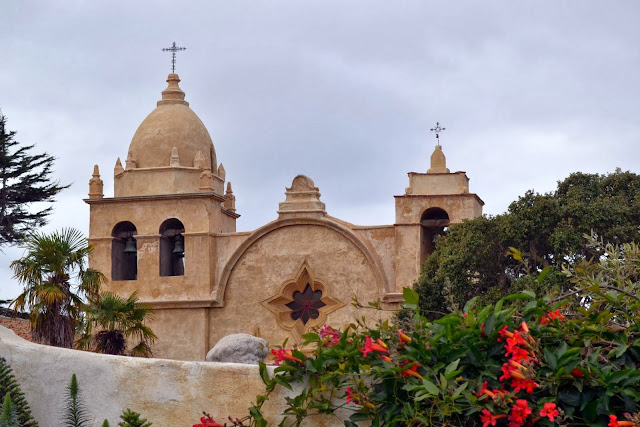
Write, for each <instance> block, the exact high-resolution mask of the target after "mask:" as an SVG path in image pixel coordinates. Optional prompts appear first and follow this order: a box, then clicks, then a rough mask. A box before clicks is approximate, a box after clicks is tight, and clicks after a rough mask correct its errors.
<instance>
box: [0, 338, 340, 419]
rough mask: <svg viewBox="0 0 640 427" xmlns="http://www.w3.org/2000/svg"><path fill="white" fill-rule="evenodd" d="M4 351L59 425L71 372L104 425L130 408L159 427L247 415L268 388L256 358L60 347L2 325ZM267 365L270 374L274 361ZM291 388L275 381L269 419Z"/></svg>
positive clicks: (26, 388)
mask: <svg viewBox="0 0 640 427" xmlns="http://www.w3.org/2000/svg"><path fill="white" fill-rule="evenodd" d="M0 356H1V357H4V358H5V359H7V362H8V363H9V365H11V368H12V369H13V372H14V375H15V377H16V379H17V380H18V382H19V384H20V387H21V389H22V391H23V392H24V393H25V395H26V399H27V401H28V403H29V406H30V407H31V410H32V413H33V415H34V417H35V418H36V420H37V421H38V423H39V424H40V426H41V427H59V426H60V425H61V419H62V414H63V413H64V410H63V409H64V399H65V396H66V388H67V387H68V385H69V382H70V381H71V375H72V374H74V373H75V374H76V376H77V378H78V383H79V387H80V393H81V396H82V400H83V402H84V403H85V405H86V408H87V410H88V413H89V414H90V415H91V418H92V421H91V425H92V426H100V425H102V421H103V420H104V419H107V420H108V421H109V424H110V425H112V426H116V425H117V424H118V422H119V421H120V420H119V417H120V414H121V413H122V411H123V410H125V409H126V408H131V409H132V410H134V411H137V412H139V413H141V414H142V415H143V416H144V417H145V418H147V419H148V420H149V421H151V422H153V425H154V426H159V427H160V426H162V427H185V426H192V425H193V424H194V423H196V422H197V421H198V420H199V419H200V416H201V415H202V411H207V412H209V413H210V414H211V415H212V416H213V417H214V419H215V420H216V421H219V422H224V421H225V420H226V418H227V416H229V415H232V416H233V417H242V416H245V415H247V414H248V411H247V410H248V408H249V407H250V406H251V405H252V403H253V401H254V399H255V397H256V396H257V395H258V394H263V393H264V390H265V388H264V383H263V382H262V380H261V379H260V375H259V373H258V367H257V366H256V365H244V364H234V363H216V362H181V361H175V360H164V359H141V358H131V357H124V356H108V355H102V354H95V353H89V352H82V351H79V350H69V349H62V348H57V347H50V346H44V345H39V344H34V343H31V342H28V341H26V340H23V339H22V338H20V337H18V336H17V335H15V334H14V333H13V331H11V330H9V329H6V328H4V327H1V326H0ZM269 370H270V372H271V375H273V372H272V368H269ZM285 392H286V393H285ZM290 395H293V394H292V393H291V392H289V391H287V390H285V389H282V388H277V389H276V391H275V392H274V394H272V395H271V398H270V399H269V400H268V401H267V402H266V403H265V405H264V407H263V414H264V415H265V417H266V418H267V420H268V421H269V422H270V425H277V423H278V422H279V421H280V414H281V413H282V412H283V411H284V405H283V402H285V399H284V398H285V396H290ZM307 425H309V426H319V427H323V426H341V425H344V424H343V422H342V421H341V420H340V419H339V418H338V417H336V416H333V417H316V416H314V417H313V421H312V422H310V423H308V424H307Z"/></svg>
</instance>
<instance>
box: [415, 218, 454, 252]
mask: <svg viewBox="0 0 640 427" xmlns="http://www.w3.org/2000/svg"><path fill="white" fill-rule="evenodd" d="M449 224H450V219H449V214H448V213H447V211H445V210H444V209H442V208H429V209H427V210H426V211H424V212H423V213H422V216H421V217H420V225H421V226H420V265H422V264H424V262H425V261H426V259H427V257H428V256H429V255H431V254H432V253H433V250H434V248H435V244H436V241H437V240H438V238H439V237H440V236H441V235H443V234H444V233H445V231H446V229H447V227H448V226H449Z"/></svg>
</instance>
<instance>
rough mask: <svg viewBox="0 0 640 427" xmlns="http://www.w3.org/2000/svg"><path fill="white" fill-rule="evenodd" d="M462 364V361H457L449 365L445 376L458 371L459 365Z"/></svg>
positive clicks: (445, 370)
mask: <svg viewBox="0 0 640 427" xmlns="http://www.w3.org/2000/svg"><path fill="white" fill-rule="evenodd" d="M459 363H460V359H456V360H454V361H453V362H451V363H449V364H448V365H447V367H446V368H445V369H444V374H445V376H446V375H448V374H450V373H451V372H452V371H455V370H456V369H458V364H459Z"/></svg>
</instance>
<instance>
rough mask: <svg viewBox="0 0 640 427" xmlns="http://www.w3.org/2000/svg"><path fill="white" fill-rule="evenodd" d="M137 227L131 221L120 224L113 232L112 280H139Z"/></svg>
mask: <svg viewBox="0 0 640 427" xmlns="http://www.w3.org/2000/svg"><path fill="white" fill-rule="evenodd" d="M137 234H138V231H137V230H136V226H135V225H133V223H131V222H129V221H122V222H119V223H117V224H116V225H115V227H113V230H112V232H111V280H136V279H137V278H138V246H137V241H136V238H135V237H134V236H136V235H137Z"/></svg>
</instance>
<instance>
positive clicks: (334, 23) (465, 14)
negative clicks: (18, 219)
mask: <svg viewBox="0 0 640 427" xmlns="http://www.w3.org/2000/svg"><path fill="white" fill-rule="evenodd" d="M639 12H640V6H639V5H638V3H637V2H634V1H631V0H628V1H618V2H609V3H603V2H596V1H578V0H573V1H564V2H552V1H541V2H527V3H525V2H508V1H490V2H475V1H456V2H440V1H432V2H424V1H417V0H416V1H400V2H393V3H390V2H383V1H349V2H344V1H323V2H299V1H290V0H289V1H284V0H283V1H268V2H267V1H248V0H246V1H244V0H240V1H238V0H236V1H234V2H222V1H216V2H205V1H200V2H183V3H182V4H180V5H179V6H177V5H176V4H175V2H168V1H163V2H154V3H153V4H149V3H144V4H138V3H132V2H125V1H111V2H38V1H21V2H10V3H9V4H8V5H3V9H2V13H0V39H1V40H2V42H3V53H2V64H3V65H2V67H0V94H1V95H2V97H1V98H0V108H2V109H3V112H4V113H5V114H6V115H7V116H8V117H9V127H10V129H15V130H17V131H18V139H19V140H20V141H21V142H23V143H25V144H32V143H36V144H37V147H38V149H41V150H46V151H48V152H49V153H51V154H53V155H55V156H56V157H57V158H58V160H57V163H56V174H57V178H58V179H60V181H61V182H63V183H73V185H72V187H71V188H70V189H69V190H66V191H65V192H64V193H63V194H62V195H61V196H60V198H59V201H58V202H57V203H56V204H55V205H54V207H55V213H54V215H53V216H52V217H51V224H50V225H49V226H48V227H47V228H46V230H52V229H56V228H60V227H65V226H74V227H79V228H80V229H82V230H83V231H84V232H85V233H86V232H87V231H88V215H89V214H88V212H89V210H88V206H87V205H85V204H84V203H83V202H82V198H84V197H86V194H87V191H88V184H87V183H88V180H89V178H90V175H91V171H92V167H93V164H95V163H97V164H99V166H100V170H101V172H102V178H103V179H104V181H105V190H106V193H107V195H112V188H113V180H112V170H113V169H112V168H113V166H114V164H115V161H116V158H117V157H121V158H122V159H123V160H124V157H126V153H127V147H128V145H129V142H130V140H131V137H132V136H133V134H134V132H135V130H136V128H137V126H138V125H139V123H140V122H141V121H142V120H143V119H144V117H145V116H146V115H147V114H148V113H150V112H151V111H152V110H153V108H154V107H155V102H156V101H157V100H158V99H159V98H160V92H161V91H162V90H163V89H164V87H165V83H164V79H165V78H166V74H167V73H168V71H169V70H170V68H169V65H170V59H169V57H168V55H167V54H164V53H162V52H161V50H160V49H161V48H162V47H167V46H169V45H170V44H171V42H173V41H174V40H175V41H176V42H177V43H178V44H181V45H186V46H187V48H188V50H187V51H186V52H184V53H183V54H180V55H179V57H178V67H177V72H178V73H179V74H180V76H181V78H182V82H181V87H182V88H183V90H184V91H185V92H186V93H187V100H188V101H189V102H190V104H191V107H192V108H193V109H194V111H195V112H196V113H197V114H198V115H199V116H200V118H201V119H202V120H203V122H204V123H205V125H206V126H207V127H208V129H209V132H210V133H211V136H212V138H213V140H214V144H215V146H216V151H217V154H218V159H219V161H221V162H222V163H223V164H224V165H225V168H226V170H227V178H228V179H229V180H231V181H232V182H233V186H234V193H235V194H236V196H237V207H238V210H239V213H241V214H242V215H243V216H242V218H241V219H240V220H239V222H238V228H239V229H240V230H250V229H254V228H256V227H259V226H260V225H262V224H264V223H266V222H268V221H270V220H272V219H274V218H275V217H276V210H277V205H278V202H280V201H282V200H283V199H284V187H285V186H288V185H290V184H291V180H292V179H293V177H294V176H295V175H297V174H298V173H304V174H307V175H309V176H310V177H312V178H313V179H314V181H315V183H316V185H318V186H319V187H320V191H321V193H322V199H323V201H325V203H326V204H327V210H328V211H329V213H331V214H333V215H336V216H339V217H341V218H343V219H345V220H348V221H351V222H354V223H363V224H372V223H378V224H384V223H387V224H389V223H393V222H394V206H393V203H394V201H393V197H392V196H393V195H394V194H401V193H402V192H403V191H404V188H405V187H406V185H407V183H408V180H407V177H406V173H407V172H409V171H424V170H426V169H427V167H428V159H429V156H430V154H431V152H432V150H433V146H434V143H435V140H434V138H433V136H432V135H431V134H430V132H429V128H431V127H432V126H433V125H434V124H435V122H436V121H440V122H441V123H443V124H444V126H446V127H447V130H446V131H445V132H444V133H443V135H442V144H443V147H444V151H445V153H446V155H447V158H448V164H449V167H450V168H451V169H452V170H465V171H467V173H468V175H469V177H470V178H471V191H473V192H476V193H478V194H479V195H480V197H481V198H482V199H483V200H484V201H485V202H486V206H485V212H486V213H490V214H497V213H500V212H503V211H504V210H505V209H506V207H507V206H508V204H509V203H510V202H511V201H513V200H514V199H516V198H517V197H518V196H519V195H521V194H523V193H524V191H526V190H527V189H530V188H534V189H536V190H537V191H549V190H552V189H553V188H554V186H555V183H556V181H557V180H560V179H563V178H564V177H566V176H567V175H568V174H569V173H571V172H574V171H578V170H580V171H585V172H598V173H605V172H610V171H613V170H614V169H615V168H616V167H621V168H623V169H630V170H633V171H635V172H638V166H637V162H638V159H640V149H639V148H638V147H639V145H638V141H639V139H640V138H639V136H640V125H638V124H637V118H636V116H637V111H639V110H640V108H639V107H640V105H639V104H640V101H639V99H640V84H638V78H637V77H636V75H637V70H638V69H639V68H640V57H639V56H640V53H639V50H638V49H637V46H636V45H637V40H639V39H640V29H638V26H637V25H636V22H635V19H636V17H637V16H638V15H639ZM20 254H21V251H20V250H18V249H13V248H9V249H6V250H5V255H4V256H2V257H1V259H0V278H3V280H2V283H3V285H2V287H1V288H0V297H12V296H15V295H16V294H17V292H18V290H19V287H18V286H17V285H15V283H13V282H12V281H11V280H10V272H9V270H8V264H9V262H10V261H11V260H12V259H15V258H16V257H17V256H19V255H20Z"/></svg>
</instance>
